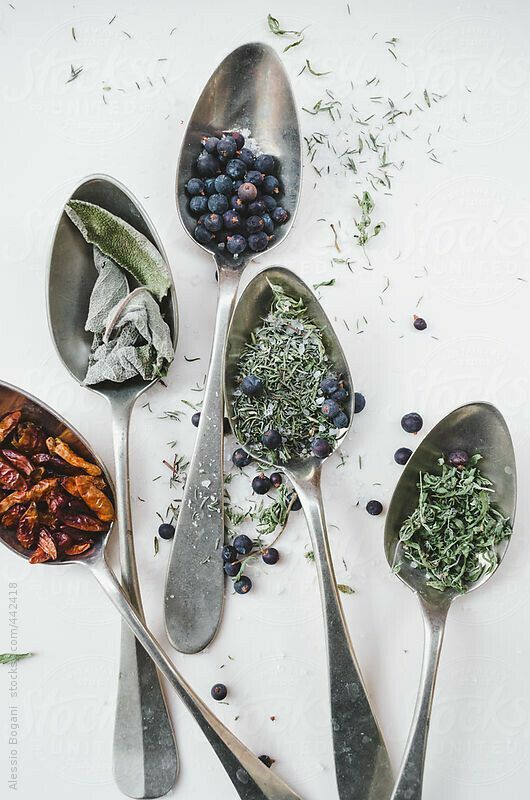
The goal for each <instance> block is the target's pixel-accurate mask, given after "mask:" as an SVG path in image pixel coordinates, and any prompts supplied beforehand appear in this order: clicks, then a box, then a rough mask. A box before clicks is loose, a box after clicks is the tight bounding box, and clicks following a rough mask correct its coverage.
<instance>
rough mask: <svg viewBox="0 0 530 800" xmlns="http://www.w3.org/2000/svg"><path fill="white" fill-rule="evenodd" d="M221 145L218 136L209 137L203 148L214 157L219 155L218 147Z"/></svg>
mask: <svg viewBox="0 0 530 800" xmlns="http://www.w3.org/2000/svg"><path fill="white" fill-rule="evenodd" d="M218 144H219V139H218V138H217V136H209V137H208V138H207V139H205V140H204V142H203V146H204V149H205V150H206V152H207V153H210V155H213V154H214V153H217V145H218Z"/></svg>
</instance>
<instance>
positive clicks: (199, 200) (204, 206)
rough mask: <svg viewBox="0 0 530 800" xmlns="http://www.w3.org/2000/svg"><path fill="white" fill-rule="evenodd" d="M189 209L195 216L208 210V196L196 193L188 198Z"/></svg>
mask: <svg viewBox="0 0 530 800" xmlns="http://www.w3.org/2000/svg"><path fill="white" fill-rule="evenodd" d="M190 211H191V213H192V214H193V215H194V216H195V217H200V215H201V214H205V213H206V212H207V211H208V198H207V197H205V196H204V195H203V194H198V195H196V196H195V197H192V198H191V200H190Z"/></svg>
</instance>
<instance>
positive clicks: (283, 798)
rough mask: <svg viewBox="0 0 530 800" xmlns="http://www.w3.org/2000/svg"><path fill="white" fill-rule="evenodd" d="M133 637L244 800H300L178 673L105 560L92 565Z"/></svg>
mask: <svg viewBox="0 0 530 800" xmlns="http://www.w3.org/2000/svg"><path fill="white" fill-rule="evenodd" d="M89 566H90V569H91V570H92V572H93V574H94V575H95V577H96V578H97V580H98V581H99V583H100V585H101V586H102V588H103V589H104V591H105V592H106V593H107V595H108V596H109V597H110V599H111V600H112V602H113V603H114V605H115V606H116V608H117V609H118V611H119V612H120V614H121V615H122V617H123V618H124V620H125V621H126V622H127V624H128V625H130V627H131V629H132V631H133V632H134V635H135V636H136V637H137V639H138V640H139V642H141V644H142V645H143V647H144V648H145V650H146V651H147V652H148V653H149V655H150V656H151V658H152V659H153V661H154V663H155V664H156V666H157V667H158V669H159V670H160V672H162V674H163V675H164V676H165V677H166V678H167V680H168V681H169V683H170V684H171V686H172V687H173V689H174V690H175V692H176V693H177V694H178V695H179V697H180V699H181V700H182V702H183V703H184V705H185V706H186V707H187V708H188V710H189V711H190V713H191V714H192V716H193V717H194V718H195V721H196V722H197V723H198V725H199V727H200V728H201V730H202V732H203V733H204V735H205V736H206V738H207V739H208V741H209V742H210V744H211V746H212V747H213V749H214V750H215V753H216V754H217V756H218V758H219V760H220V761H221V764H222V765H223V767H224V768H225V770H226V772H227V774H228V776H229V778H230V780H231V781H232V783H233V784H234V787H235V789H236V791H237V793H238V795H239V796H240V797H241V798H242V800H301V798H300V797H299V796H298V795H297V794H296V793H295V792H293V791H292V789H290V788H289V787H288V786H287V785H286V784H285V783H284V782H283V781H282V780H281V779H280V778H278V776H277V775H275V773H274V772H273V771H271V770H270V769H268V768H267V767H266V766H265V765H264V764H262V762H261V761H260V760H259V759H258V758H257V757H256V756H255V755H254V754H253V753H251V752H250V750H249V749H248V748H247V747H245V745H244V744H243V743H242V742H240V741H239V739H238V738H237V737H236V736H234V734H233V733H231V732H230V731H229V730H228V728H226V727H225V726H224V725H223V723H222V722H221V721H220V720H219V719H217V717H216V716H215V714H213V713H212V712H211V711H210V709H209V708H208V706H207V705H206V704H205V703H203V701H202V700H201V699H200V697H199V696H198V695H196V694H195V692H194V691H193V689H192V688H191V686H189V684H188V683H187V682H186V681H185V680H184V678H183V677H182V676H181V675H180V674H179V673H178V672H177V670H176V669H175V667H174V665H173V664H172V663H171V661H170V660H169V658H168V657H167V655H166V654H165V653H164V651H163V650H162V647H161V646H160V644H159V643H158V642H157V640H156V639H155V638H154V636H153V635H152V634H151V633H150V631H149V630H148V629H147V627H146V626H145V623H144V621H143V620H142V619H141V617H140V616H139V614H138V613H137V612H136V611H135V609H134V608H133V607H132V605H131V604H130V602H129V599H128V597H127V595H126V594H125V592H124V591H123V589H122V588H121V586H120V584H119V583H118V581H117V580H116V577H115V575H114V573H113V572H112V570H111V569H110V568H109V566H108V565H107V563H106V562H105V560H104V559H101V560H99V561H97V562H95V563H92V564H89Z"/></svg>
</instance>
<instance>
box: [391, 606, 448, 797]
mask: <svg viewBox="0 0 530 800" xmlns="http://www.w3.org/2000/svg"><path fill="white" fill-rule="evenodd" d="M440 598H442V595H440ZM419 599H420V603H421V607H422V610H423V626H424V637H425V640H424V650H423V664H422V668H421V679H420V687H419V690H418V699H417V701H416V707H415V709H414V717H413V719H412V725H411V727H410V733H409V738H408V741H407V745H406V747H405V753H404V755H403V760H402V762H401V766H400V768H399V775H398V778H397V781H396V785H395V787H394V791H393V793H392V798H391V800H420V799H421V796H422V794H423V768H424V765H425V752H426V749H427V736H428V734H429V725H430V721H431V709H432V701H433V697H434V687H435V684H436V674H437V672H438V664H439V661H440V653H441V650H442V643H443V637H444V630H445V621H446V619H447V612H448V611H449V604H450V600H448V601H447V604H445V603H443V602H440V603H439V604H438V605H437V606H436V607H433V606H431V605H430V604H429V603H428V602H426V601H425V600H423V599H422V598H421V597H420V598H419Z"/></svg>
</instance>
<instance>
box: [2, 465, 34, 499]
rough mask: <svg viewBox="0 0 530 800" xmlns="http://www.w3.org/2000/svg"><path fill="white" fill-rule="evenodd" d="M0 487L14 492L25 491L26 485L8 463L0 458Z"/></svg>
mask: <svg viewBox="0 0 530 800" xmlns="http://www.w3.org/2000/svg"><path fill="white" fill-rule="evenodd" d="M0 486H2V487H3V488H4V489H9V490H10V491H12V492H16V491H18V490H19V489H27V487H28V484H27V482H26V481H25V480H24V477H23V476H22V475H21V474H20V472H19V471H18V470H16V469H15V468H14V467H12V466H11V464H10V463H9V462H8V461H4V459H3V458H0Z"/></svg>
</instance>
